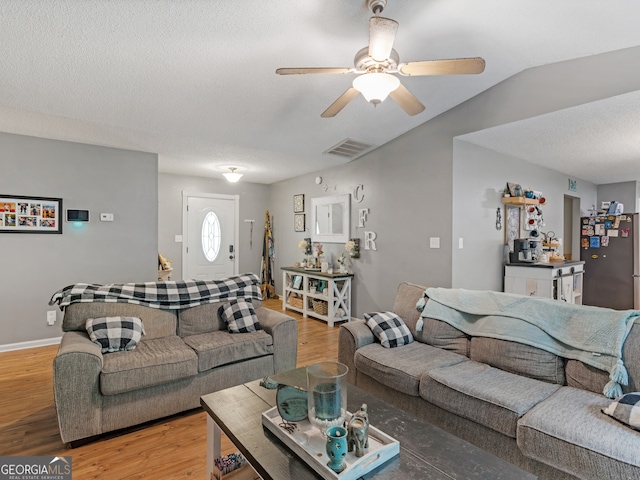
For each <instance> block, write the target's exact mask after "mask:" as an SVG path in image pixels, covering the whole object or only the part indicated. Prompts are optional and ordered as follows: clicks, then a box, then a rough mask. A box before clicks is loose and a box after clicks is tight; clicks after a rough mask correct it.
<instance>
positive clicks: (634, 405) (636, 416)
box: [602, 392, 640, 430]
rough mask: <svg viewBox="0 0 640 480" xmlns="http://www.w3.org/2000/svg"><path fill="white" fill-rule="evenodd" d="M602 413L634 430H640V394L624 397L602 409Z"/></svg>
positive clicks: (635, 393) (630, 394)
mask: <svg viewBox="0 0 640 480" xmlns="http://www.w3.org/2000/svg"><path fill="white" fill-rule="evenodd" d="M602 412H603V413H606V414H607V415H609V416H610V417H611V418H615V419H616V420H618V421H619V422H622V423H623V424H625V425H628V426H629V427H631V428H633V429H634V430H640V393H639V392H634V393H627V394H625V395H622V396H621V397H620V398H617V399H616V400H615V401H614V402H612V403H611V405H609V406H608V407H607V408H604V409H602Z"/></svg>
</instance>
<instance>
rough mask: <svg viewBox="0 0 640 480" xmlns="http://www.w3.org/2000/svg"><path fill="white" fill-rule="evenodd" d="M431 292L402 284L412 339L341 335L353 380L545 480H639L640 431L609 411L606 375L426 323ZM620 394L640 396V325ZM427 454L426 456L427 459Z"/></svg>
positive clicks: (358, 331)
mask: <svg viewBox="0 0 640 480" xmlns="http://www.w3.org/2000/svg"><path fill="white" fill-rule="evenodd" d="M424 291H425V287H422V286H418V285H412V284H408V283H404V284H401V285H400V286H399V288H398V292H397V295H396V298H395V302H394V306H393V311H394V312H395V313H396V314H398V316H400V317H401V318H402V319H403V320H404V321H405V323H406V324H407V326H408V327H409V330H410V331H411V333H412V335H413V336H414V339H415V341H414V342H413V343H410V344H408V345H404V346H401V347H396V348H384V347H382V345H381V344H380V343H379V342H378V341H377V340H376V339H375V337H374V336H373V334H372V332H371V330H370V329H369V328H368V327H367V325H366V323H365V322H364V321H363V320H357V321H353V322H349V323H345V324H343V325H341V327H340V336H339V350H338V358H339V361H340V362H342V363H344V364H346V365H347V366H348V367H349V376H350V381H351V382H352V383H354V384H355V385H357V386H358V387H360V388H363V389H365V390H367V391H369V392H371V393H373V394H375V395H376V396H378V397H380V398H382V399H383V400H385V401H388V402H389V403H391V404H393V405H395V406H397V407H399V408H402V409H403V410H405V411H407V412H409V413H411V414H413V415H415V416H417V417H420V418H423V419H426V420H427V421H429V422H431V423H433V424H435V425H437V426H439V427H440V428H442V429H444V430H447V431H449V432H451V433H453V434H454V435H456V436H458V437H461V438H463V439H465V440H467V441H469V442H471V443H473V444H475V445H478V446H480V447H481V448H483V449H485V450H488V451H490V452H492V453H493V454H495V455H497V456H499V457H501V458H503V459H505V460H507V461H509V462H511V463H513V464H516V465H518V466H520V467H521V468H523V469H525V470H528V471H530V472H532V473H534V474H536V475H538V476H539V477H540V478H541V479H553V480H557V479H574V478H585V479H594V480H605V479H616V480H617V479H625V480H629V479H640V432H638V431H635V430H633V429H631V428H629V427H628V426H626V425H624V424H622V423H619V422H618V421H617V420H614V419H613V418H611V417H609V416H607V415H605V414H604V413H602V411H601V410H602V408H605V407H607V406H608V405H609V404H611V402H612V400H611V399H609V398H606V397H605V396H604V395H603V394H602V393H601V392H602V391H603V388H604V385H605V384H606V383H607V382H608V380H609V378H608V374H607V372H604V371H600V370H596V369H594V368H593V367H591V366H588V365H586V364H584V363H582V362H580V361H577V360H567V359H564V358H561V357H558V356H556V355H554V354H552V353H549V352H546V351H543V350H540V349H536V348H533V347H529V346H526V345H522V344H516V343H514V342H508V341H504V340H499V339H494V338H484V337H479V336H478V337H469V336H467V335H465V334H464V333H463V332H461V331H459V330H456V329H455V328H453V327H451V326H450V325H449V324H447V323H445V322H442V321H439V320H435V319H424V327H423V328H422V331H417V330H416V323H417V322H418V320H419V318H420V312H418V311H417V310H416V303H417V302H418V301H419V300H420V298H421V297H422V294H423V292H424ZM623 360H624V364H625V366H626V368H627V371H628V375H629V382H628V385H626V386H623V392H624V393H627V392H636V391H639V390H640V325H639V324H638V323H636V324H634V325H633V327H632V328H631V332H630V333H629V336H628V337H627V340H626V342H625V344H624V349H623ZM425 455H428V452H425Z"/></svg>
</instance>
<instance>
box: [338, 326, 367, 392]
mask: <svg viewBox="0 0 640 480" xmlns="http://www.w3.org/2000/svg"><path fill="white" fill-rule="evenodd" d="M374 342H375V337H374V336H373V333H372V332H371V329H370V328H369V327H367V324H366V323H365V321H364V320H352V321H351V322H348V323H343V324H342V325H340V331H339V332H338V361H339V362H340V363H344V364H345V365H346V366H347V367H349V373H348V374H347V380H348V381H349V382H350V383H353V384H354V385H355V384H356V366H355V363H354V356H355V353H356V350H358V349H359V348H361V347H364V346H365V345H369V344H371V343H374Z"/></svg>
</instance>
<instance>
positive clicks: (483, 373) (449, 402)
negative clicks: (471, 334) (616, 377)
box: [420, 360, 560, 438]
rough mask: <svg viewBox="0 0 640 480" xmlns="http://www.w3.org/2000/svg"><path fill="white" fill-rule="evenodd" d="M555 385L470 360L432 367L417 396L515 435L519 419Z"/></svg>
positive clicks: (482, 423) (545, 396)
mask: <svg viewBox="0 0 640 480" xmlns="http://www.w3.org/2000/svg"><path fill="white" fill-rule="evenodd" d="M558 388H560V387H559V386H558V385H552V384H550V383H547V382H542V381H540V380H534V379H533V378H528V377H523V376H520V375H515V374H513V373H509V372H505V371H503V370H499V369H497V368H494V367H491V366H489V365H485V364H483V363H478V362H474V361H472V360H470V361H467V362H462V363H458V364H456V365H450V366H447V367H441V368H437V369H434V370H431V371H430V372H429V373H428V375H425V376H424V377H423V378H422V381H421V382H420V396H421V397H422V398H424V399H425V400H427V401H428V402H430V403H432V404H434V405H437V406H438V407H440V408H442V409H444V410H447V411H448V412H451V413H454V414H456V415H459V416H461V417H464V418H468V419H469V420H473V421H474V422H476V423H479V424H480V425H484V426H485V427H488V428H491V429H492V430H495V431H497V432H500V433H502V434H504V435H507V436H509V437H512V438H515V436H516V426H517V422H518V419H519V418H520V417H521V416H522V415H524V414H525V413H526V412H527V411H528V410H529V409H530V408H531V407H533V406H534V405H536V404H538V403H539V402H541V401H543V400H544V399H545V398H547V397H549V395H551V394H552V393H553V392H555V391H556V390H557V389H558Z"/></svg>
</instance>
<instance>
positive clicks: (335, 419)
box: [307, 362, 349, 435]
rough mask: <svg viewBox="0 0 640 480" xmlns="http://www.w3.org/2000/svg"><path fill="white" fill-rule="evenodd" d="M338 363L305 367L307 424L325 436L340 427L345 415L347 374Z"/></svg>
mask: <svg viewBox="0 0 640 480" xmlns="http://www.w3.org/2000/svg"><path fill="white" fill-rule="evenodd" d="M348 371H349V368H348V367H347V366H346V365H344V364H342V363H339V362H317V363H313V364H311V365H309V366H308V367H307V382H308V392H309V396H308V403H309V422H310V423H311V425H313V426H314V427H316V428H318V429H319V430H320V431H321V432H322V434H323V435H326V431H327V429H328V428H331V427H336V426H341V425H342V424H343V422H344V419H345V417H346V414H347V372H348Z"/></svg>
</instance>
